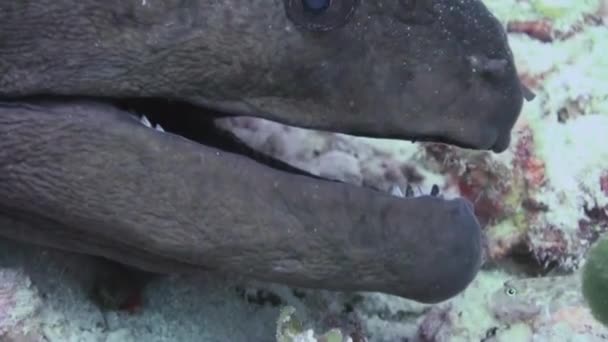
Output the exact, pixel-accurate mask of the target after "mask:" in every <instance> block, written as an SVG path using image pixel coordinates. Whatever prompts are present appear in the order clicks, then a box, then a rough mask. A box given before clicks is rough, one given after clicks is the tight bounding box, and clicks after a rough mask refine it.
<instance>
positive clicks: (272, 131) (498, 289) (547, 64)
mask: <svg viewBox="0 0 608 342" xmlns="http://www.w3.org/2000/svg"><path fill="white" fill-rule="evenodd" d="M485 2H486V4H487V5H488V6H489V7H490V8H491V9H492V11H493V12H494V13H495V14H496V15H497V16H498V17H499V19H500V20H501V21H502V22H503V23H504V25H505V27H506V28H507V31H508V32H509V39H510V43H511V46H512V48H513V50H514V54H515V57H516V62H517V66H518V68H519V71H520V76H521V78H522V79H523V80H524V82H525V84H526V85H527V86H528V87H529V88H530V89H532V90H533V92H534V93H535V94H536V98H535V99H534V100H533V101H531V102H528V103H526V104H525V105H524V109H523V113H522V115H521V118H520V120H519V121H518V122H517V124H516V127H515V129H514V131H513V137H512V143H511V147H510V149H509V150H507V151H505V152H503V153H501V154H493V153H489V152H476V151H470V150H464V149H459V148H455V147H449V146H445V145H442V144H433V143H410V142H395V141H387V140H376V139H361V138H353V137H349V136H345V135H339V134H328V133H323V132H314V131H308V130H304V129H298V128H293V127H287V126H283V125H279V124H275V123H272V122H268V121H264V120H257V119H251V118H230V119H223V120H224V121H221V123H220V124H221V125H222V126H223V127H225V128H226V129H228V130H230V131H232V132H234V133H235V134H236V135H237V136H238V137H239V138H240V139H242V140H243V141H244V142H246V143H247V144H249V145H251V146H252V147H254V148H256V149H257V150H259V151H261V152H262V153H266V154H269V155H271V156H274V157H276V158H279V159H282V160H284V161H286V162H288V163H290V164H292V165H294V166H297V167H299V168H302V169H304V170H307V171H309V172H311V173H314V174H318V175H321V176H323V177H328V178H334V179H340V180H343V181H346V182H350V183H354V184H358V185H363V186H369V187H373V188H376V189H378V190H382V191H393V190H394V189H395V187H399V188H400V189H406V188H407V187H408V186H409V187H411V188H412V189H413V190H414V192H417V193H420V192H424V193H428V192H430V190H431V188H432V186H433V185H435V184H436V185H438V186H439V188H440V191H441V193H442V195H443V196H445V197H454V196H465V197H467V198H469V199H470V200H471V201H472V202H473V203H474V205H475V211H476V214H477V216H478V217H479V220H480V222H481V223H482V225H483V229H484V231H485V233H486V236H487V246H488V253H487V260H486V263H485V265H484V269H483V270H482V272H481V273H480V274H479V275H478V277H477V278H476V279H475V281H474V282H473V283H472V284H471V286H470V287H469V288H468V289H467V290H466V291H465V292H463V293H462V294H460V295H459V296H457V297H455V298H453V299H452V300H449V301H446V302H443V303H440V304H437V305H422V304H418V303H415V302H411V301H408V300H404V299H401V298H397V297H393V296H387V295H382V294H377V293H366V294H343V293H330V292H325V291H309V290H299V289H290V288H286V287H283V286H278V285H273V284H264V283H258V282H251V281H246V280H242V279H227V278H223V277H220V276H218V275H215V274H201V275H197V276H193V277H181V276H180V277H166V278H154V279H152V280H150V282H149V284H148V285H147V286H146V287H145V288H138V287H135V288H133V289H131V292H130V293H127V294H117V293H115V292H112V291H109V292H108V291H105V290H104V291H101V292H100V290H99V289H98V288H97V287H96V284H97V283H98V280H99V279H98V277H99V274H100V272H101V273H103V270H104V269H110V268H114V267H115V265H110V263H108V262H107V261H103V260H98V259H94V258H89V257H83V256H76V255H72V254H68V253H62V252H58V251H53V250H47V249H41V248H36V247H32V246H25V245H21V244H17V243H14V242H12V241H0V341H228V340H229V341H275V340H276V341H280V342H288V341H327V342H329V341H332V342H333V341H570V340H578V339H581V340H585V341H603V340H608V330H607V329H606V328H604V327H603V326H602V325H601V324H599V323H598V322H597V321H596V320H595V319H594V318H593V317H592V315H591V314H590V312H589V309H588V308H587V307H586V305H585V303H584V300H583V297H582V293H581V289H580V268H581V266H582V265H584V263H585V258H586V253H587V251H588V250H589V248H590V246H592V245H593V244H594V243H595V242H596V241H597V239H598V238H599V237H601V236H602V235H603V234H605V232H606V231H607V230H608V59H606V57H605V51H608V1H605V0H559V1H555V0H485ZM108 272H109V271H108ZM123 274H124V277H122V278H121V279H117V280H116V281H122V282H129V283H131V284H132V283H134V282H136V281H135V280H133V279H132V278H130V276H129V275H127V273H123ZM100 293H101V295H102V296H103V300H102V303H101V304H104V303H105V304H108V303H112V302H113V300H114V299H116V298H118V299H116V301H117V302H116V303H117V304H116V303H115V304H116V305H109V306H108V305H105V306H104V305H100V302H99V295H100ZM117 296H118V297H117ZM577 338H578V339H577Z"/></svg>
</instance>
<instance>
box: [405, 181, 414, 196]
mask: <svg viewBox="0 0 608 342" xmlns="http://www.w3.org/2000/svg"><path fill="white" fill-rule="evenodd" d="M405 197H414V189H413V188H412V186H411V185H410V184H408V185H407V186H406V187H405Z"/></svg>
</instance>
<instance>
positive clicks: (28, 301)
mask: <svg viewBox="0 0 608 342" xmlns="http://www.w3.org/2000/svg"><path fill="white" fill-rule="evenodd" d="M41 304H42V301H41V299H40V297H39V295H38V291H37V290H36V288H35V287H33V286H32V283H31V281H30V279H29V278H28V277H27V276H26V275H25V273H23V271H22V270H15V269H8V268H0V340H1V341H12V340H17V339H18V338H19V337H22V338H29V339H31V340H32V341H37V340H38V336H37V333H36V330H37V325H36V323H35V319H34V317H35V316H36V315H37V313H38V310H39V308H40V306H41Z"/></svg>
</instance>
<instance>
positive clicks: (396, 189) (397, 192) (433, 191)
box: [389, 184, 441, 198]
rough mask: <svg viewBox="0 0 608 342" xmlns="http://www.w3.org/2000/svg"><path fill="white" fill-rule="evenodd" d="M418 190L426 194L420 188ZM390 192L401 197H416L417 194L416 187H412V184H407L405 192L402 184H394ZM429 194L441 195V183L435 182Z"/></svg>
mask: <svg viewBox="0 0 608 342" xmlns="http://www.w3.org/2000/svg"><path fill="white" fill-rule="evenodd" d="M418 191H419V192H420V195H424V192H423V191H422V190H421V189H420V188H419V189H418ZM389 193H390V194H391V195H393V196H395V197H401V198H410V197H416V194H415V193H414V188H412V186H411V185H410V184H408V185H406V186H405V192H404V191H403V189H402V188H401V187H400V186H398V185H393V186H391V188H390V190H389ZM429 195H431V196H433V197H437V196H441V194H440V190H439V185H437V184H433V186H432V187H431V191H430V193H429Z"/></svg>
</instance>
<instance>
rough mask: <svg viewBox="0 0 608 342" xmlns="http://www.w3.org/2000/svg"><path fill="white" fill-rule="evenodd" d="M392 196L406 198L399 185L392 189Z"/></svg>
mask: <svg viewBox="0 0 608 342" xmlns="http://www.w3.org/2000/svg"><path fill="white" fill-rule="evenodd" d="M391 195H393V196H397V197H405V195H404V194H403V191H402V190H401V188H400V187H399V186H397V185H393V187H392V188H391Z"/></svg>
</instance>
